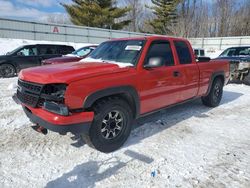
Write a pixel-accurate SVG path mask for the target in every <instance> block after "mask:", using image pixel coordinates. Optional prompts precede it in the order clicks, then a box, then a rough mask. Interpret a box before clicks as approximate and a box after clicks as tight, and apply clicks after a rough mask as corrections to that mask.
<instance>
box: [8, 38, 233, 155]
mask: <svg viewBox="0 0 250 188" xmlns="http://www.w3.org/2000/svg"><path fill="white" fill-rule="evenodd" d="M228 79H229V63H228V62H227V61H220V60H218V61H206V62H197V61H196V60H195V57H194V54H193V50H192V47H191V45H190V43H189V42H188V41H187V40H185V39H181V38H170V37H161V36H150V37H141V38H125V39H115V40H111V41H107V42H104V43H102V44H101V45H99V46H98V47H97V49H96V50H95V51H93V53H91V54H90V56H89V57H88V58H86V59H83V60H81V61H80V62H76V63H68V64H64V65H63V66H62V65H51V66H44V67H37V68H29V69H24V70H22V71H21V73H20V74H19V80H18V89H17V93H16V95H14V97H13V98H14V100H15V101H16V102H19V103H21V105H22V106H23V109H24V111H25V113H26V115H27V116H28V117H29V118H30V120H31V121H32V122H33V123H35V124H36V125H37V126H36V130H37V131H41V132H44V133H46V131H47V129H49V130H52V131H55V132H58V133H60V134H66V133H67V132H71V133H73V134H79V133H81V134H82V133H83V134H84V135H88V136H87V137H86V136H85V138H88V141H90V143H91V144H92V146H94V147H95V148H96V149H97V150H99V151H102V152H112V151H114V150H116V149H118V148H119V147H121V146H122V145H123V143H124V142H125V141H126V140H127V138H128V136H129V134H130V131H131V127H132V124H133V120H134V119H137V118H139V117H141V116H144V115H146V114H149V113H152V112H154V111H158V110H160V109H162V108H165V107H169V106H172V105H175V104H179V103H182V102H184V101H188V100H192V99H196V98H201V99H202V102H203V104H205V105H206V106H209V107H215V106H217V105H219V103H220V101H221V98H222V93H223V86H224V85H225V84H226V83H227V82H228Z"/></svg>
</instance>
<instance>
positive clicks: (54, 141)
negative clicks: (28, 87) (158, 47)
mask: <svg viewBox="0 0 250 188" xmlns="http://www.w3.org/2000/svg"><path fill="white" fill-rule="evenodd" d="M15 82H17V78H11V79H0V88H1V90H0V131H1V137H0V159H1V160H0V187H18V188H19V187H25V188H26V187H48V188H50V187H60V188H70V187H84V188H85V187H109V188H110V187H118V186H119V187H136V188H137V187H184V188H188V187H204V188H207V187H222V188H223V187H232V188H236V187H237V188H240V187H242V188H243V187H244V188H248V187H250V86H245V85H236V84H232V85H227V86H226V87H225V88H224V96H223V99H222V102H221V105H220V106H219V107H217V108H208V107H205V106H203V105H202V104H201V102H200V100H196V101H193V102H190V103H186V104H184V105H180V106H176V107H173V108H169V109H166V110H163V111H161V112H158V113H156V114H153V115H150V116H148V117H145V118H142V119H139V120H138V121H137V122H136V124H135V125H134V126H135V129H134V130H133V131H132V133H131V136H130V137H129V139H128V141H127V142H126V143H125V145H124V146H123V147H122V148H121V149H119V150H118V151H116V152H113V153H110V154H104V153H100V152H98V151H96V150H94V149H92V148H90V147H89V146H87V145H86V144H84V142H83V141H82V140H81V139H79V137H77V136H73V135H71V134H68V135H66V136H60V135H58V134H56V133H52V132H49V134H48V135H46V136H44V135H42V134H39V133H37V132H35V131H33V130H32V129H31V128H30V126H31V125H32V124H31V123H30V122H29V120H28V119H27V118H26V116H25V114H24V113H23V111H22V109H21V107H20V106H19V105H17V104H15V103H14V101H13V100H12V99H11V96H12V95H13V93H14V92H15V89H14V87H13V84H14V83H15Z"/></svg>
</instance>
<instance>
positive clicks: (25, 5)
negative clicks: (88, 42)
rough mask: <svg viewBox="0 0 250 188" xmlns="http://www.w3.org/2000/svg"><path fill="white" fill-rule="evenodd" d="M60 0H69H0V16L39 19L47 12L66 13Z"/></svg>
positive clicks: (68, 0)
mask: <svg viewBox="0 0 250 188" xmlns="http://www.w3.org/2000/svg"><path fill="white" fill-rule="evenodd" d="M60 2H63V3H69V2H71V0H0V17H2V18H18V19H25V20H38V21H39V20H45V18H46V17H47V16H48V15H49V14H62V15H64V14H65V15H66V13H65V10H64V8H63V7H62V6H61V5H60Z"/></svg>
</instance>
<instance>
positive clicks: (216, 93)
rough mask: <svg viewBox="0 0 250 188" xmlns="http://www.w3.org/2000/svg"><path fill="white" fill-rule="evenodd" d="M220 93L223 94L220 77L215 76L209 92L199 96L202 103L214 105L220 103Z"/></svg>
mask: <svg viewBox="0 0 250 188" xmlns="http://www.w3.org/2000/svg"><path fill="white" fill-rule="evenodd" d="M222 94H223V82H222V80H221V79H220V78H216V79H215V80H214V81H213V85H212V88H211V90H210V92H209V94H208V95H207V96H205V97H202V98H201V100H202V103H203V104H204V105H206V106H209V107H216V106H218V105H219V104H220V101H221V98H222Z"/></svg>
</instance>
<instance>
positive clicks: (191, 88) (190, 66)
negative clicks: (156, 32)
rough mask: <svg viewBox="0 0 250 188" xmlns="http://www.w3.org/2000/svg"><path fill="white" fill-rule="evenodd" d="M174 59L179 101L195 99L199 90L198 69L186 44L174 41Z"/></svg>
mask: <svg viewBox="0 0 250 188" xmlns="http://www.w3.org/2000/svg"><path fill="white" fill-rule="evenodd" d="M174 46H175V50H176V53H175V54H176V55H177V57H176V59H178V62H177V63H178V65H177V66H176V67H175V72H176V75H175V76H176V77H179V79H180V81H181V85H180V101H184V100H187V99H191V98H193V97H195V96H196V95H197V93H198V89H199V75H200V72H199V67H198V65H197V63H196V61H195V60H194V59H193V56H192V55H191V52H192V48H191V47H190V46H189V45H188V44H187V42H185V41H182V40H175V41H174Z"/></svg>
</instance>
